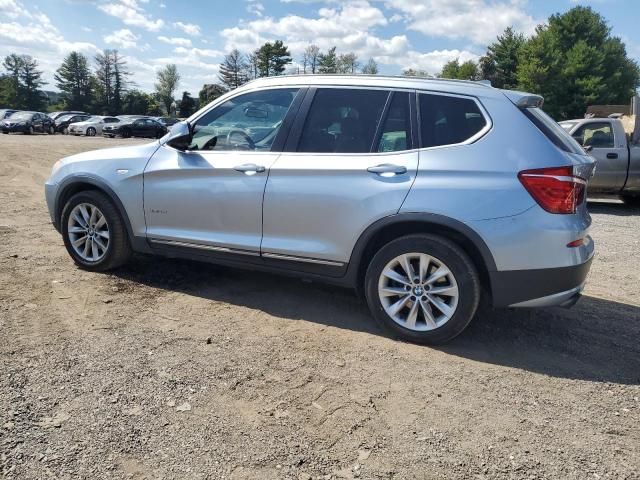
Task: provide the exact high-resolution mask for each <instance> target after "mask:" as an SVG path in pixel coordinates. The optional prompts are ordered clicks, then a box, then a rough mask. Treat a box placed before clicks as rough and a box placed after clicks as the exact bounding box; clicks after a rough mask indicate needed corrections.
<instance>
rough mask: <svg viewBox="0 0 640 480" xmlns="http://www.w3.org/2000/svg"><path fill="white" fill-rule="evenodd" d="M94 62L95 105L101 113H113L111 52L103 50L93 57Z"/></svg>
mask: <svg viewBox="0 0 640 480" xmlns="http://www.w3.org/2000/svg"><path fill="white" fill-rule="evenodd" d="M95 61H96V66H97V68H96V87H97V88H96V90H97V95H96V97H97V98H96V103H97V106H98V107H99V109H100V111H101V112H102V113H115V114H117V113H119V112H113V111H112V106H113V62H112V59H111V50H104V51H102V52H101V53H98V54H97V55H96V56H95Z"/></svg>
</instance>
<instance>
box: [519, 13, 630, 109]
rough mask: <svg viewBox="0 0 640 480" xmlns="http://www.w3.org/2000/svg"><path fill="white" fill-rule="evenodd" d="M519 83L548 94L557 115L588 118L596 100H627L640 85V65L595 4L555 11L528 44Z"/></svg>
mask: <svg viewBox="0 0 640 480" xmlns="http://www.w3.org/2000/svg"><path fill="white" fill-rule="evenodd" d="M517 78H518V83H519V87H520V88H521V89H524V90H528V91H531V92H535V93H539V94H541V95H543V96H544V97H545V110H547V111H548V112H549V113H550V114H551V115H552V116H553V117H554V118H556V119H557V120H563V119H567V118H577V117H582V116H583V115H584V112H585V110H586V107H587V106H588V105H590V104H616V103H617V104H625V103H627V102H628V101H629V98H630V97H631V96H632V95H633V94H634V92H635V89H636V88H637V87H638V85H640V71H639V69H638V65H637V64H636V63H635V62H634V61H633V60H631V59H630V58H629V57H628V56H627V54H626V51H625V47H624V44H623V43H622V42H621V41H620V39H619V38H616V37H612V36H611V33H610V28H609V26H608V25H607V22H606V20H605V19H604V18H603V17H602V16H601V15H600V14H598V13H596V12H595V11H594V10H593V9H591V8H590V7H575V8H572V9H571V10H569V11H568V12H566V13H564V14H556V15H552V16H551V17H550V18H549V22H548V25H545V26H540V27H538V29H537V30H536V34H535V35H534V36H533V37H532V38H531V39H530V40H529V41H528V42H526V44H525V45H524V46H523V47H522V50H521V53H520V56H519V64H518V68H517Z"/></svg>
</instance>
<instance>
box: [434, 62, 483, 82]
mask: <svg viewBox="0 0 640 480" xmlns="http://www.w3.org/2000/svg"><path fill="white" fill-rule="evenodd" d="M438 77H440V78H451V79H456V80H477V79H478V64H477V63H476V62H474V61H473V60H467V61H466V62H464V63H460V61H459V60H458V59H457V58H456V59H455V60H451V61H449V62H447V63H445V64H444V66H443V67H442V71H441V72H440V74H439V75H438Z"/></svg>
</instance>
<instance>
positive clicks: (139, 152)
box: [62, 140, 159, 163]
mask: <svg viewBox="0 0 640 480" xmlns="http://www.w3.org/2000/svg"><path fill="white" fill-rule="evenodd" d="M158 146H159V144H158V141H157V140H156V141H153V142H150V143H144V144H142V145H126V146H124V147H111V148H103V149H100V150H90V151H88V152H82V153H78V154H76V155H71V156H70V157H65V158H63V159H62V160H63V162H64V163H71V162H82V161H85V160H114V159H119V158H121V159H131V158H140V157H146V158H147V159H148V158H149V157H150V156H151V154H152V153H153V152H155V151H156V149H157V148H158Z"/></svg>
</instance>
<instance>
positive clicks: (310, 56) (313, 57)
mask: <svg viewBox="0 0 640 480" xmlns="http://www.w3.org/2000/svg"><path fill="white" fill-rule="evenodd" d="M319 57H320V48H319V47H318V46H317V45H309V46H308V47H307V48H305V49H304V53H303V54H302V66H303V69H304V73H307V67H308V68H309V70H310V71H311V73H316V71H317V70H318V58H319Z"/></svg>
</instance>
